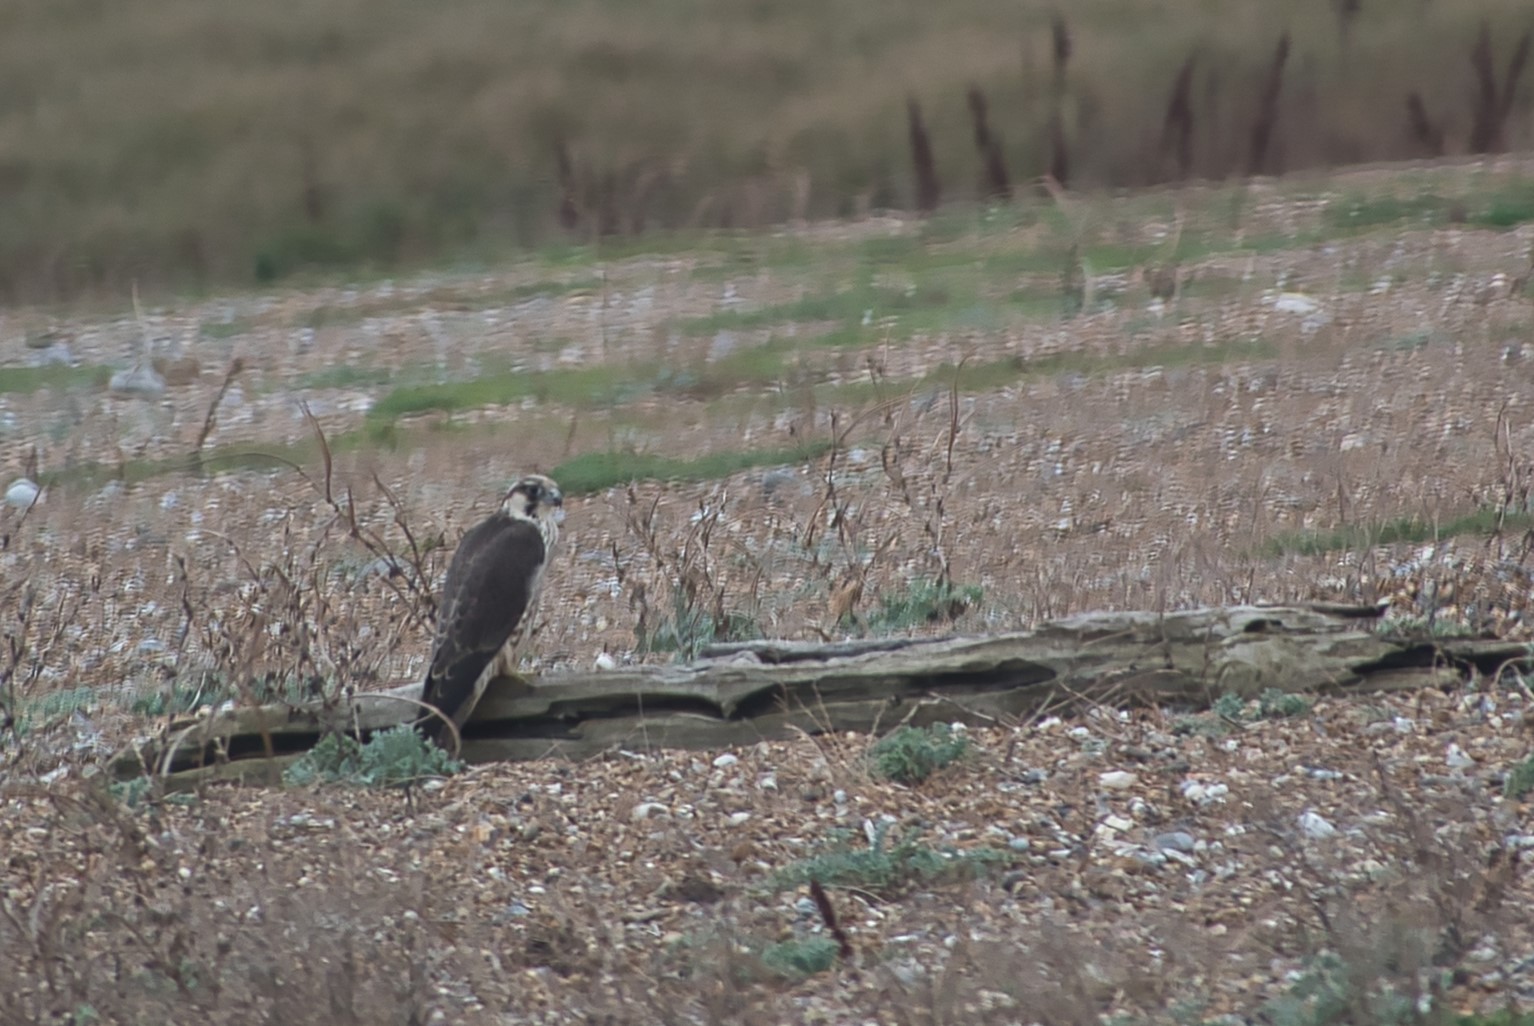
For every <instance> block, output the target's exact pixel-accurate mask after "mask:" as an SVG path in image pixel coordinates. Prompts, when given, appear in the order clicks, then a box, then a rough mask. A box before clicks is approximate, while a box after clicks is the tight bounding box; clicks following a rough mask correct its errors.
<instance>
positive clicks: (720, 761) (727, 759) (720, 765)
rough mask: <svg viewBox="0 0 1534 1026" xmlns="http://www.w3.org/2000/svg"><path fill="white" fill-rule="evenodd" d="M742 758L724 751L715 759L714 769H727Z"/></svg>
mask: <svg viewBox="0 0 1534 1026" xmlns="http://www.w3.org/2000/svg"><path fill="white" fill-rule="evenodd" d="M739 761H740V759H739V758H738V757H736V756H734V755H731V754H730V753H729V752H726V753H724V754H723V755H721V756H719V757H718V758H717V759H715V760H714V769H725V768H727V767H730V766H733V765H735V764H736V763H737V762H739Z"/></svg>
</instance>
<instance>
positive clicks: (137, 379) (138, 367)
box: [107, 364, 165, 397]
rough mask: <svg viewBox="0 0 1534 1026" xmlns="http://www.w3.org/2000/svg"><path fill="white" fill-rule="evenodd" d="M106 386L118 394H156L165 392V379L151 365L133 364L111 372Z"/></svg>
mask: <svg viewBox="0 0 1534 1026" xmlns="http://www.w3.org/2000/svg"><path fill="white" fill-rule="evenodd" d="M107 388H108V389H110V390H111V391H113V392H116V393H117V394H119V395H135V396H146V397H147V396H156V395H163V394H164V393H165V379H164V378H162V377H161V376H160V373H159V371H157V370H155V369H154V368H153V367H145V366H143V365H142V364H135V365H134V366H132V367H129V368H128V369H127V370H120V371H118V372H117V373H115V374H113V375H112V377H111V379H110V380H109V381H108V382H107Z"/></svg>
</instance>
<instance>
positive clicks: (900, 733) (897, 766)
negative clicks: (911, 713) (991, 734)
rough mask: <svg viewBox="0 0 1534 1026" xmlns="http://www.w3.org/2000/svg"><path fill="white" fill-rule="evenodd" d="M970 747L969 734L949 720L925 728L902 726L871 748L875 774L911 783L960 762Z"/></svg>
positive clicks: (869, 757)
mask: <svg viewBox="0 0 1534 1026" xmlns="http://www.w3.org/2000/svg"><path fill="white" fill-rule="evenodd" d="M969 748H970V741H969V738H968V737H967V736H966V735H965V734H963V733H961V732H959V731H957V730H955V729H954V728H953V727H951V726H949V725H948V724H946V723H934V724H932V725H931V726H929V727H927V728H926V729H925V730H923V729H922V728H920V727H901V728H899V729H898V730H894V731H891V732H890V733H888V734H886V735H884V736H883V737H882V738H880V739H879V740H878V741H876V742H875V743H874V744H873V746H872V747H870V748H869V749H868V760H869V763H870V764H871V767H872V769H873V772H874V773H875V775H877V776H880V777H883V778H885V779H886V780H893V781H894V782H895V783H897V784H907V785H911V784H919V783H921V782H922V781H924V780H926V779H927V778H928V777H930V776H932V774H934V773H936V772H937V771H938V770H940V769H942V768H943V767H944V766H947V765H949V764H950V763H953V762H955V761H957V760H958V759H960V758H961V757H963V755H964V754H965V753H966V752H967V751H969Z"/></svg>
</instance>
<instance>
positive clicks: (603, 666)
mask: <svg viewBox="0 0 1534 1026" xmlns="http://www.w3.org/2000/svg"><path fill="white" fill-rule="evenodd" d="M594 665H595V666H596V668H597V669H598V670H616V669H617V668H618V660H616V659H614V658H613V657H612V656H610V655H608V654H607V653H606V652H598V653H597V658H596V661H595V663H594Z"/></svg>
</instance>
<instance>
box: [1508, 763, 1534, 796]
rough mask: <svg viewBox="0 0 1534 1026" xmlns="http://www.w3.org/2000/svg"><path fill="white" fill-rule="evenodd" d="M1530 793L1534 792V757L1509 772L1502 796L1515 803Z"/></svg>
mask: <svg viewBox="0 0 1534 1026" xmlns="http://www.w3.org/2000/svg"><path fill="white" fill-rule="evenodd" d="M1530 791H1534V755H1531V756H1529V757H1528V758H1527V759H1525V760H1523V761H1522V762H1520V763H1518V764H1517V765H1516V766H1514V767H1513V768H1512V769H1510V770H1508V772H1507V779H1506V780H1505V781H1503V783H1502V794H1503V795H1504V796H1505V797H1507V798H1510V799H1512V800H1513V801H1518V800H1519V799H1521V798H1522V797H1523V796H1524V795H1526V794H1528V793H1529V792H1530Z"/></svg>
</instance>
